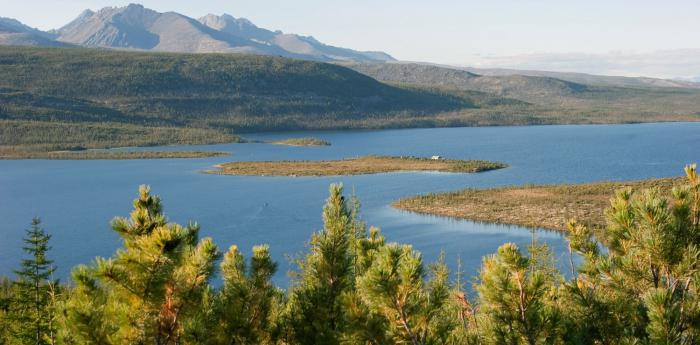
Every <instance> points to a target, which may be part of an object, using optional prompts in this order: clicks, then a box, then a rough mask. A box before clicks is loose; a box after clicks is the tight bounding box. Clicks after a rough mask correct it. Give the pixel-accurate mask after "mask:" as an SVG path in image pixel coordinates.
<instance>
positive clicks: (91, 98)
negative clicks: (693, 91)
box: [0, 47, 481, 151]
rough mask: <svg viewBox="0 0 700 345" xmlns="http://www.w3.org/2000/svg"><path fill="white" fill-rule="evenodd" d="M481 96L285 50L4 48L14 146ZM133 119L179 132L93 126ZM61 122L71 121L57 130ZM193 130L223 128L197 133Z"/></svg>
mask: <svg viewBox="0 0 700 345" xmlns="http://www.w3.org/2000/svg"><path fill="white" fill-rule="evenodd" d="M476 96H479V97H481V95H476ZM475 103H476V102H475V101H474V100H471V99H469V97H465V96H464V95H459V96H457V95H450V94H446V93H443V92H440V91H432V90H419V89H415V88H400V87H395V86H390V85H386V84H383V83H380V82H377V81H376V80H374V79H372V78H370V77H367V76H364V75H362V74H360V73H357V72H354V71H352V70H350V69H347V68H344V67H340V66H336V65H332V64H325V63H318V62H309V61H298V60H291V59H285V58H275V57H264V56H254V55H238V54H199V55H196V54H168V53H137V52H119V51H106V50H98V49H82V48H71V49H50V48H27V47H0V128H2V132H3V134H4V135H3V138H2V139H0V145H2V146H3V147H4V150H5V151H7V150H16V149H17V147H16V146H17V145H22V146H23V147H25V148H26V145H30V144H44V142H43V141H41V142H29V141H28V140H27V136H26V133H27V132H28V133H29V134H30V135H29V137H45V138H53V139H52V140H51V141H53V143H52V144H55V145H53V146H51V147H41V149H44V148H51V149H64V148H71V147H75V146H84V147H104V146H114V145H120V144H127V145H142V144H144V143H146V144H172V143H206V142H212V143H217V142H222V141H233V140H232V139H231V138H232V134H233V133H238V132H245V131H253V130H280V129H305V128H347V127H363V126H365V127H378V126H379V125H381V123H385V122H387V121H388V120H389V119H392V118H404V117H415V116H427V115H429V114H434V113H439V112H444V111H454V110H459V109H463V108H472V107H476V106H477V105H476V104H475ZM377 123H379V125H378V124H377ZM134 125H138V126H139V127H142V128H141V129H139V130H137V132H144V131H145V132H148V131H149V130H150V129H152V128H153V127H167V128H172V129H173V132H178V134H177V135H171V136H169V138H171V139H173V140H171V141H167V140H163V139H162V138H158V136H156V135H151V136H150V137H152V138H151V139H146V138H144V139H141V140H139V141H136V142H132V141H131V140H128V139H126V138H128V136H129V135H131V134H126V135H125V136H124V138H120V137H119V136H116V137H114V138H105V137H104V135H102V134H100V133H93V132H92V130H93V129H95V128H98V127H99V128H113V131H112V132H114V133H119V132H121V133H134V128H132V126H134ZM56 127H61V128H63V129H65V128H68V127H70V128H71V129H72V130H69V131H68V132H67V133H68V134H67V135H66V134H62V135H57V134H58V132H54V129H55V128H56ZM14 128H23V129H30V128H31V130H29V131H24V130H23V131H15V130H14ZM193 129H197V130H199V131H214V133H211V134H210V135H208V136H209V137H211V139H210V140H203V141H197V140H194V141H193V140H189V139H188V138H192V135H191V134H190V133H191V132H192V131H193ZM153 133H155V132H153ZM71 134H74V135H71ZM93 134H94V135H93ZM178 137H181V138H180V139H179V138H178ZM227 137H228V139H227ZM45 140H47V139H45ZM45 140H44V141H45ZM33 148H38V147H33Z"/></svg>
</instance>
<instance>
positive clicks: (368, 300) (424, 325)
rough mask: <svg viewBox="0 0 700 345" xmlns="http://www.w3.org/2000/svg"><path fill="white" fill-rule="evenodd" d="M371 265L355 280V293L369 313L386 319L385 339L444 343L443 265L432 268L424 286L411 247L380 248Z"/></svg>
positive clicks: (445, 274) (448, 327)
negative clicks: (442, 311) (356, 282)
mask: <svg viewBox="0 0 700 345" xmlns="http://www.w3.org/2000/svg"><path fill="white" fill-rule="evenodd" d="M376 255H377V257H376V258H375V260H374V262H373V264H372V265H371V266H370V267H369V268H368V270H367V271H366V272H365V273H364V274H363V275H362V276H361V277H359V278H358V284H357V285H358V289H357V293H358V294H359V295H360V297H361V298H362V301H363V302H364V303H365V305H367V306H368V309H369V312H370V313H375V314H378V315H381V316H382V317H383V318H384V319H385V320H386V325H387V330H386V333H387V334H386V336H387V338H388V339H391V340H392V341H393V342H394V343H410V344H414V345H417V344H444V343H446V340H447V338H448V336H449V334H450V331H451V327H452V324H451V323H449V322H448V323H446V324H441V323H440V321H441V319H440V316H441V315H440V314H441V309H442V308H443V307H444V305H445V303H446V300H447V298H448V296H449V286H448V283H447V278H448V272H447V268H446V267H445V265H444V264H442V263H441V264H439V265H436V266H435V267H433V270H432V271H433V272H432V273H433V277H432V279H431V280H430V281H429V282H428V283H427V284H426V282H425V279H426V277H425V271H424V266H423V261H422V258H421V256H420V254H419V253H417V252H415V251H414V250H413V249H412V248H411V247H410V246H407V245H403V246H402V245H399V244H396V243H392V244H388V245H386V246H383V247H382V248H381V249H380V250H379V251H378V252H377V253H376Z"/></svg>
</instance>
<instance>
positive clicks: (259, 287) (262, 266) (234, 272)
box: [212, 246, 280, 344]
mask: <svg viewBox="0 0 700 345" xmlns="http://www.w3.org/2000/svg"><path fill="white" fill-rule="evenodd" d="M221 271H222V275H223V278H224V286H223V288H222V289H221V291H220V293H219V297H218V300H217V306H216V308H217V310H216V314H215V315H216V320H217V325H218V326H217V329H216V330H215V334H214V337H213V338H215V339H214V341H212V343H216V344H269V343H272V341H273V339H272V338H271V334H272V330H271V328H272V320H271V317H272V312H273V310H274V309H275V307H276V306H275V304H276V303H278V299H279V295H280V293H279V292H278V291H277V289H276V288H275V287H274V286H273V285H272V276H273V275H274V274H275V272H276V271H277V264H276V263H275V262H274V261H273V260H272V258H271V257H270V250H269V247H268V246H256V247H254V248H253V256H252V258H251V259H250V264H249V265H246V262H245V259H244V258H243V255H242V254H241V253H240V252H239V251H238V248H237V247H236V246H231V248H230V249H229V251H228V252H227V253H226V255H225V256H224V260H223V262H222V263H221Z"/></svg>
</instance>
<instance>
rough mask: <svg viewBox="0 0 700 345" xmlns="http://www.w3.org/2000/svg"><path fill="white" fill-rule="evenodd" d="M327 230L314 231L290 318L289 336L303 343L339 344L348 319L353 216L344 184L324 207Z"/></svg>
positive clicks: (292, 294)
mask: <svg viewBox="0 0 700 345" xmlns="http://www.w3.org/2000/svg"><path fill="white" fill-rule="evenodd" d="M323 224H324V226H323V230H322V231H320V232H318V233H316V234H313V235H312V237H311V241H310V249H309V254H308V255H307V256H306V258H304V259H303V260H301V261H300V262H299V266H300V270H301V272H300V273H299V278H298V280H297V281H296V282H295V285H294V286H293V287H292V288H291V290H290V293H289V294H290V297H289V306H288V311H287V315H286V318H287V319H288V320H289V321H288V322H289V331H288V332H289V337H290V340H291V341H292V342H296V343H301V344H314V343H316V344H337V343H339V342H340V339H341V335H342V331H343V327H344V323H343V320H342V317H343V314H344V307H343V304H342V295H343V294H344V293H345V292H347V291H348V290H349V289H350V288H351V287H352V284H353V283H354V282H353V267H352V265H353V253H352V252H351V248H352V247H351V241H352V240H353V239H354V228H353V226H352V225H353V220H352V218H351V211H350V209H349V208H348V205H347V202H346V200H345V197H344V196H343V188H342V186H340V185H331V188H330V197H329V198H328V200H327V201H326V206H325V207H324V208H323Z"/></svg>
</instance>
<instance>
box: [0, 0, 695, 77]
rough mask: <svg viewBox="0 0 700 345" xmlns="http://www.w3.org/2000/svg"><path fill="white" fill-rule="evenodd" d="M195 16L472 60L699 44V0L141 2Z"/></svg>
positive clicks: (421, 55) (29, 17) (36, 20)
mask: <svg viewBox="0 0 700 345" xmlns="http://www.w3.org/2000/svg"><path fill="white" fill-rule="evenodd" d="M129 2H135V1H121V0H90V1H88V0H24V1H22V0H0V16H5V17H12V18H16V19H19V20H20V21H22V22H24V23H25V24H28V25H30V26H34V27H39V28H41V29H51V28H56V27H59V26H61V25H63V24H65V23H67V22H68V21H70V20H71V19H72V18H74V17H75V16H77V15H78V13H80V12H81V11H82V10H83V9H85V8H90V9H93V10H95V9H99V8H101V7H104V6H122V5H126V4H128V3H129ZM139 3H141V4H143V5H144V6H146V7H149V8H152V9H155V10H158V11H168V10H172V11H176V12H180V13H183V14H185V15H189V16H192V17H199V16H202V15H205V14H207V13H215V14H221V13H229V14H231V15H233V16H235V17H245V18H248V19H250V20H251V21H253V22H254V23H256V24H257V25H258V26H261V27H265V28H269V29H280V30H283V31H285V32H292V33H299V34H305V35H313V36H314V37H316V38H317V39H319V40H320V41H322V42H325V43H329V44H333V45H338V46H344V47H350V48H354V49H362V50H383V51H386V52H388V53H390V54H392V55H393V56H395V57H396V58H398V59H401V60H411V61H430V62H436V63H449V64H470V63H473V62H474V61H477V60H479V59H480V58H482V57H485V56H514V55H522V54H536V53H537V54H539V53H558V54H561V53H587V54H609V53H611V52H612V53H635V54H636V53H645V52H654V51H658V50H670V49H680V48H694V49H697V48H700V39H698V34H699V33H700V1H680V0H676V1H674V0H667V1H650V0H636V1H632V0H607V1H603V0H587V1H569V0H551V1H550V0H530V1H527V0H511V1H507V0H489V1H485V0H483V1H471V0H462V1H457V0H431V1H425V0H423V1H420V0H374V1H370V0H352V1H320V0H296V1H290V0H255V1H237V0H207V1H192V0H142V1H140V2H139Z"/></svg>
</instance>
